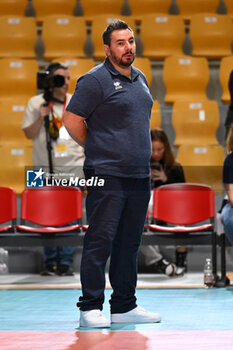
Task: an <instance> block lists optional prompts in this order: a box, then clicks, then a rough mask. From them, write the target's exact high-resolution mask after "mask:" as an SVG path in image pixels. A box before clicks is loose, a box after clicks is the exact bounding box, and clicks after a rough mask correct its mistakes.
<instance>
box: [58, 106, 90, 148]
mask: <svg viewBox="0 0 233 350" xmlns="http://www.w3.org/2000/svg"><path fill="white" fill-rule="evenodd" d="M63 123H64V125H65V127H66V129H67V131H68V133H69V134H70V136H71V137H72V138H73V139H74V140H75V141H76V142H77V143H78V144H79V145H80V146H82V147H84V144H85V141H86V137H87V126H86V123H85V118H83V117H81V116H79V115H76V114H74V113H72V112H69V111H67V110H66V111H65V112H64V114H63Z"/></svg>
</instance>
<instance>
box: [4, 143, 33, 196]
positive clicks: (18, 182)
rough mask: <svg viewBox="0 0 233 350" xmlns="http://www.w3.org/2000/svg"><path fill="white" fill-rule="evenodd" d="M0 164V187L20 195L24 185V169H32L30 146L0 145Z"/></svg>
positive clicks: (16, 144) (17, 144)
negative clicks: (11, 189) (12, 190)
mask: <svg viewBox="0 0 233 350" xmlns="http://www.w3.org/2000/svg"><path fill="white" fill-rule="evenodd" d="M0 163H1V172H0V186H4V187H12V188H14V189H15V191H16V193H17V194H21V193H22V191H23V190H24V188H25V184H26V182H25V179H26V167H32V146H30V145H24V144H22V143H11V144H9V143H3V144H0Z"/></svg>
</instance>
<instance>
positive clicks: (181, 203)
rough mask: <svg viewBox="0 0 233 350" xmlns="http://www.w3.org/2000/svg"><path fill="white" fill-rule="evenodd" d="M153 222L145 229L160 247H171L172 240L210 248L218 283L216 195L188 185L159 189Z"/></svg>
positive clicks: (153, 211)
mask: <svg viewBox="0 0 233 350" xmlns="http://www.w3.org/2000/svg"><path fill="white" fill-rule="evenodd" d="M156 221H159V222H161V221H162V222H164V223H165V224H164V225H163V224H156ZM152 222H154V223H152V224H149V225H148V228H149V230H150V231H152V232H153V233H154V234H156V236H157V235H158V236H159V238H160V240H161V243H160V244H169V242H170V244H171V240H172V242H173V243H175V244H177V245H189V244H190V245H195V244H196V245H202V244H205V245H208V244H210V245H212V260H213V273H214V275H215V279H216V280H217V275H216V269H217V261H216V260H217V258H216V232H215V230H214V223H215V193H214V190H213V189H212V188H211V187H209V186H207V185H200V184H191V183H177V184H170V185H163V186H160V187H158V188H157V189H156V190H154V192H153V209H152ZM157 244H159V243H157Z"/></svg>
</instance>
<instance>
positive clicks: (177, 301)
mask: <svg viewBox="0 0 233 350" xmlns="http://www.w3.org/2000/svg"><path fill="white" fill-rule="evenodd" d="M110 294H111V289H106V291H105V296H106V300H105V303H104V310H103V312H104V314H105V316H107V317H109V303H108V300H109V297H110ZM80 295H81V290H80V289H77V288H73V289H72V288H69V289H65V288H64V289H63V288H59V289H40V288H34V289H20V288H19V289H1V290H0V349H1V350H32V349H33V350H44V349H49V350H112V349H113V350H168V349H169V350H178V349H179V350H183V349H184V350H186V349H187V350H220V349H221V350H222V349H224V350H232V349H233V289H232V288H223V289H205V288H169V289H159V288H155V289H152V288H150V289H138V290H137V298H138V304H139V305H141V306H142V307H144V308H146V309H148V310H150V311H152V312H159V313H160V314H161V316H162V322H161V323H154V324H122V325H112V326H111V328H110V329H86V328H79V324H78V319H79V311H78V309H77V307H76V302H77V300H78V298H79V296H80Z"/></svg>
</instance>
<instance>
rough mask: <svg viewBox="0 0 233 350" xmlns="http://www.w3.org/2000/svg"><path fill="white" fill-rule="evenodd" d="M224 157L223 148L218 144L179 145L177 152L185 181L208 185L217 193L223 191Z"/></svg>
mask: <svg viewBox="0 0 233 350" xmlns="http://www.w3.org/2000/svg"><path fill="white" fill-rule="evenodd" d="M224 158H225V153H224V149H223V147H222V146H220V145H205V146H203V145H181V146H180V147H179V148H178V153H177V161H178V162H179V163H181V164H182V166H183V169H184V174H185V180H186V182H193V183H199V184H206V185H209V186H211V187H212V188H213V189H214V190H215V192H216V193H218V194H221V193H222V192H223V185H222V168H223V162H224Z"/></svg>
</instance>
